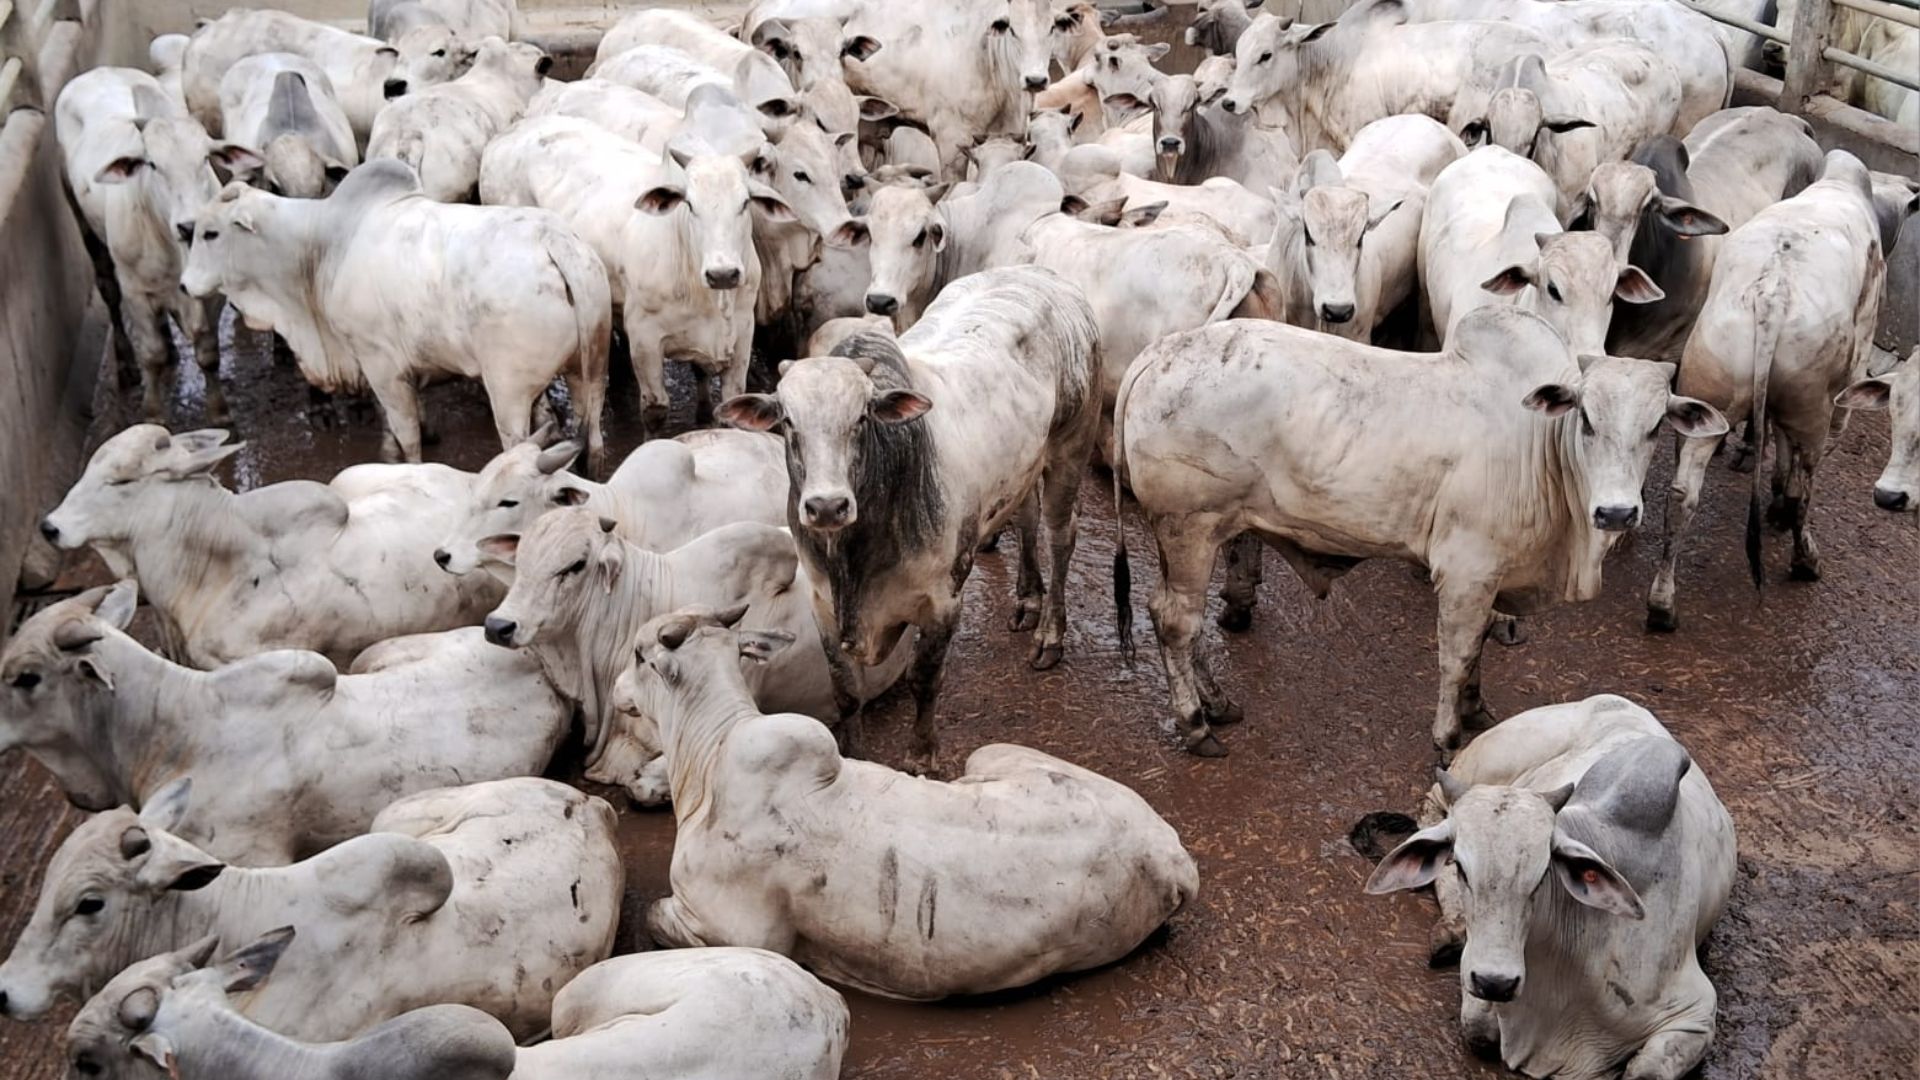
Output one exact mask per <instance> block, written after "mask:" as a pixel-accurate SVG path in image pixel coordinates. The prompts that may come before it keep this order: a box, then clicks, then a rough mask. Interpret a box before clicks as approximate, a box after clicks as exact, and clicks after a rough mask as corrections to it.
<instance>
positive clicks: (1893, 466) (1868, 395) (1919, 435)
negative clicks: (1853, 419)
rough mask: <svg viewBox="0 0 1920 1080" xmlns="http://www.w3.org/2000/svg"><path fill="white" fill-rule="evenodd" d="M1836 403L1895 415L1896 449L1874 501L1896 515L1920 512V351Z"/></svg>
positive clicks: (1851, 388) (1848, 390) (1856, 385)
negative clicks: (1884, 410)
mask: <svg viewBox="0 0 1920 1080" xmlns="http://www.w3.org/2000/svg"><path fill="white" fill-rule="evenodd" d="M1834 404H1836V405H1839V406H1840V407H1841V408H1845V409H1867V410H1872V409H1886V410H1887V411H1888V412H1890V413H1892V420H1891V425H1892V428H1893V449H1892V452H1891V454H1890V455H1889V456H1888V458H1887V468H1886V471H1885V472H1882V473H1881V474H1880V479H1879V481H1878V482H1876V483H1875V484H1874V485H1873V502H1874V505H1875V506H1878V507H1879V508H1880V509H1882V510H1891V511H1893V512H1894V513H1902V512H1911V511H1914V510H1920V349H1915V350H1914V351H1913V354H1912V355H1910V356H1908V357H1907V360H1906V363H1904V364H1901V365H1900V366H1899V367H1896V368H1894V369H1893V370H1892V371H1889V372H1887V373H1886V374H1884V375H1881V376H1879V377H1877V378H1872V379H1862V380H1860V381H1859V382H1857V383H1854V384H1853V385H1852V386H1849V387H1847V388H1846V389H1845V390H1843V391H1841V392H1840V396H1839V397H1838V398H1837V399H1835V401H1834Z"/></svg>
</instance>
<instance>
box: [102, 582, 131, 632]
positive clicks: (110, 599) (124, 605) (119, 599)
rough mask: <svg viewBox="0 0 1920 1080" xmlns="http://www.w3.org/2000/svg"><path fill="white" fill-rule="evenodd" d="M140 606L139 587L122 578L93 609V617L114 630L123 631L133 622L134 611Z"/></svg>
mask: <svg viewBox="0 0 1920 1080" xmlns="http://www.w3.org/2000/svg"><path fill="white" fill-rule="evenodd" d="M139 606H140V586H139V584H138V583H137V582H135V581H134V579H132V578H122V579H121V580H119V581H117V582H115V583H114V585H113V588H111V589H108V590H107V595H105V596H103V597H101V598H100V603H99V605H98V606H97V607H95V608H94V609H93V616H94V618H96V619H99V620H100V621H101V622H103V623H106V624H107V625H108V626H111V627H113V628H114V629H115V630H125V629H126V628H127V624H128V623H130V622H132V621H133V612H134V609H135V608H137V607H139Z"/></svg>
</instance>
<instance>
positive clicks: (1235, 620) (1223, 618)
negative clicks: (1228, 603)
mask: <svg viewBox="0 0 1920 1080" xmlns="http://www.w3.org/2000/svg"><path fill="white" fill-rule="evenodd" d="M1215 621H1216V622H1218V623H1219V624H1220V629H1222V630H1225V631H1226V632H1228V633H1230V634H1244V633H1246V632H1247V631H1248V630H1251V629H1253V609H1252V608H1250V607H1229V608H1227V609H1226V610H1225V611H1222V612H1221V613H1220V618H1218V619H1216V620H1215Z"/></svg>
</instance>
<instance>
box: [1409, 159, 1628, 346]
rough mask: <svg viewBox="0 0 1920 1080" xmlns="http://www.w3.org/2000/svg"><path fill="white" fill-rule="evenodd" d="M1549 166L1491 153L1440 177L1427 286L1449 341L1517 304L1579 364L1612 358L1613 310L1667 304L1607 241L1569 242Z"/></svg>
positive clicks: (1584, 237) (1424, 248) (1579, 236)
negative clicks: (1482, 312) (1500, 307)
mask: <svg viewBox="0 0 1920 1080" xmlns="http://www.w3.org/2000/svg"><path fill="white" fill-rule="evenodd" d="M1558 199H1559V191H1558V189H1556V188H1555V187H1554V183H1553V178H1552V177H1550V176H1548V175H1547V174H1546V172H1545V171H1544V170H1542V169H1541V168H1540V166H1538V165H1535V164H1534V163H1533V162H1531V161H1529V160H1527V159H1526V158H1523V157H1521V156H1519V155H1518V154H1514V153H1512V152H1510V151H1508V150H1507V149H1506V148H1505V147H1500V146H1483V147H1481V148H1480V149H1478V150H1475V151H1473V152H1471V153H1469V154H1467V155H1466V156H1465V157H1463V158H1461V159H1460V160H1458V161H1456V162H1454V163H1453V164H1451V165H1449V166H1447V167H1446V168H1445V169H1443V170H1441V172H1440V175H1439V177H1438V178H1436V179H1435V180H1434V182H1433V187H1432V189H1431V191H1430V192H1429V193H1428V196H1427V209H1426V214H1425V216H1424V217H1423V218H1422V219H1421V222H1420V255H1419V267H1420V278H1421V280H1422V281H1424V282H1425V283H1426V287H1427V310H1428V311H1429V312H1430V313H1431V314H1432V316H1433V328H1434V331H1435V332H1436V333H1438V334H1439V335H1440V337H1441V340H1443V341H1446V340H1451V339H1452V337H1453V332H1454V328H1456V327H1458V326H1459V325H1460V320H1462V319H1463V318H1465V317H1466V316H1467V314H1468V313H1469V312H1472V311H1474V310H1475V309H1477V308H1481V307H1485V306H1487V305H1489V304H1500V303H1511V304H1513V305H1515V306H1518V307H1520V308H1523V309H1525V310H1527V311H1531V312H1533V313H1535V314H1537V315H1539V316H1541V317H1542V318H1544V319H1546V320H1547V322H1549V323H1551V324H1552V325H1553V328H1554V329H1555V330H1557V331H1559V332H1560V334H1561V336H1562V337H1564V338H1566V340H1567V343H1568V344H1569V345H1571V346H1572V347H1573V351H1574V353H1575V354H1576V355H1580V356H1599V355H1602V354H1604V353H1605V352H1606V343H1607V326H1608V324H1609V323H1610V322H1611V321H1612V319H1613V302H1614V301H1615V300H1616V299H1617V300H1623V301H1625V302H1627V303H1629V304H1644V303H1649V302H1651V301H1654V300H1658V299H1660V298H1661V297H1662V296H1664V295H1666V294H1665V293H1662V292H1661V291H1660V287H1659V286H1657V285H1655V284H1654V283H1653V279H1652V278H1649V277H1648V276H1647V275H1646V273H1645V272H1644V271H1642V270H1641V269H1640V268H1639V267H1636V266H1632V265H1628V264H1623V263H1621V262H1620V260H1619V258H1618V257H1617V256H1616V255H1615V254H1614V249H1613V245H1612V244H1611V243H1610V242H1608V240H1607V239H1606V238H1605V237H1603V236H1601V235H1599V234H1598V233H1591V232H1577V233H1570V232H1567V231H1565V230H1564V229H1562V228H1561V227H1560V219H1559V217H1558V215H1557V214H1556V213H1555V211H1554V206H1555V203H1556V202H1557V201H1558Z"/></svg>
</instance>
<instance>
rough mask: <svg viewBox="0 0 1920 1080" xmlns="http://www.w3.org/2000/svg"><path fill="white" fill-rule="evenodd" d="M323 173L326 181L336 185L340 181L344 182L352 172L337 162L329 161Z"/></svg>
mask: <svg viewBox="0 0 1920 1080" xmlns="http://www.w3.org/2000/svg"><path fill="white" fill-rule="evenodd" d="M323 171H325V173H326V174H327V179H328V180H330V181H332V182H333V183H336V184H338V183H339V182H340V181H342V180H345V179H346V178H347V174H348V173H350V172H352V171H353V170H352V169H351V168H349V167H347V166H345V165H342V164H341V163H339V162H337V161H329V162H327V164H326V168H325V169H324V170H323Z"/></svg>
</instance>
